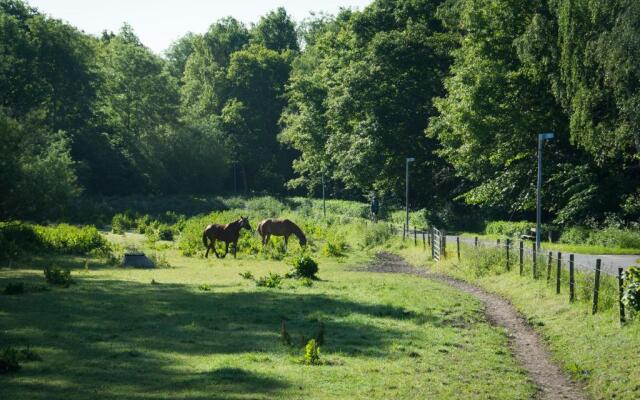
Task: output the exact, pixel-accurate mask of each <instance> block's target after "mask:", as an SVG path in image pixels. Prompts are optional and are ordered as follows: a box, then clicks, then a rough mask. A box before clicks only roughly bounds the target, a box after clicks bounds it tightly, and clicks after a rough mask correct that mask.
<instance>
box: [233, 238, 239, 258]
mask: <svg viewBox="0 0 640 400" xmlns="http://www.w3.org/2000/svg"><path fill="white" fill-rule="evenodd" d="M237 251H238V241H237V240H236V241H235V242H233V258H236V252H237Z"/></svg>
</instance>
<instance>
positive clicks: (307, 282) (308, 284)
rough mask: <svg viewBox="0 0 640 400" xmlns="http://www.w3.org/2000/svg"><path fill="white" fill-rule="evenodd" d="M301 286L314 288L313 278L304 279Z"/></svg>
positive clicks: (301, 280)
mask: <svg viewBox="0 0 640 400" xmlns="http://www.w3.org/2000/svg"><path fill="white" fill-rule="evenodd" d="M300 284H301V285H302V286H304V287H312V286H313V280H312V279H311V278H302V279H300Z"/></svg>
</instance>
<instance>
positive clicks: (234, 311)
mask: <svg viewBox="0 0 640 400" xmlns="http://www.w3.org/2000/svg"><path fill="white" fill-rule="evenodd" d="M8 281H9V279H2V278H1V277H0V287H4V286H5V285H6V283H7V282H8ZM21 281H24V282H25V283H27V284H30V283H32V282H39V281H38V280H37V278H36V277H27V278H21ZM77 281H78V284H77V285H73V286H72V287H70V288H68V289H58V288H54V289H53V290H51V291H48V292H40V293H28V294H25V295H21V296H0V326H2V327H3V329H2V330H1V331H0V342H1V343H3V345H10V346H16V347H20V346H27V345H30V346H31V347H33V348H34V349H36V351H39V352H41V353H42V356H43V358H44V361H42V362H38V363H32V364H28V365H27V366H26V367H25V368H24V369H23V370H22V371H21V372H20V373H18V374H16V375H12V376H5V377H2V379H3V380H4V381H5V382H3V385H0V387H2V388H0V397H2V398H16V396H17V395H18V394H20V395H22V397H24V398H32V399H44V398H47V399H48V398H66V399H73V398H104V397H113V396H116V397H123V398H142V397H145V396H146V395H149V394H150V395H151V397H154V396H156V395H157V396H160V397H162V396H164V395H166V394H167V393H170V394H171V396H169V397H180V398H205V397H206V398H215V396H216V395H219V396H221V398H224V397H225V396H224V395H222V394H221V393H223V392H224V393H229V394H232V393H236V394H244V395H248V396H249V397H252V398H253V397H255V396H257V395H264V394H265V393H268V392H279V391H282V390H286V388H287V387H289V386H290V385H291V384H290V383H289V382H287V381H286V380H281V379H276V378H274V377H273V376H263V375H260V374H257V373H255V372H250V371H247V370H245V369H239V368H235V367H233V368H232V367H231V366H230V364H225V363H224V362H222V361H220V358H217V357H214V356H216V355H223V356H224V355H233V356H234V357H242V359H241V360H244V359H245V358H246V357H253V358H252V359H246V363H254V365H253V366H254V367H256V365H255V363H266V364H267V365H266V366H267V369H271V368H269V364H273V365H272V367H275V366H276V364H274V363H283V362H284V363H292V362H293V358H294V357H296V358H297V357H299V356H300V355H301V354H302V348H301V346H302V343H303V341H304V340H305V339H303V338H306V340H308V339H309V338H311V337H312V336H313V335H314V333H315V332H316V331H317V329H318V326H319V322H320V321H321V322H322V323H323V324H324V330H325V344H324V345H323V353H324V354H331V353H340V354H342V355H344V356H352V355H358V354H365V355H366V356H368V357H384V356H386V355H388V354H387V347H386V346H387V344H388V343H390V342H391V341H393V340H396V339H397V338H398V337H402V336H403V332H401V331H400V330H398V329H395V328H393V327H392V326H393V324H392V323H373V322H372V321H371V319H372V318H378V319H379V318H382V319H391V320H402V319H412V318H417V316H416V315H414V313H411V312H407V311H406V310H404V309H401V308H396V307H392V306H385V305H375V304H362V303H356V302H352V301H347V300H342V299H336V298H332V297H329V296H326V295H321V294H305V295H302V294H295V293H287V292H283V291H278V290H259V291H250V292H216V291H209V292H200V291H198V290H197V289H196V288H195V287H194V286H187V285H179V284H158V285H151V284H141V283H135V282H128V281H118V280H96V279H83V278H78V279H77ZM282 320H287V321H288V322H287V327H288V331H289V333H290V335H291V336H292V338H293V342H294V347H288V346H285V345H283V344H281V342H280V329H281V321H282ZM421 322H422V323H431V324H434V325H438V324H440V323H441V321H439V320H438V319H437V318H434V319H431V318H426V319H424V318H423V320H422V321H421ZM256 354H257V356H255V355H256ZM283 356H284V359H283V358H282V357H283ZM223 358H224V357H223ZM274 358H275V359H274ZM225 360H227V361H225V362H228V360H229V359H228V358H225ZM234 360H235V361H234V363H237V362H239V363H240V364H239V365H238V364H236V366H244V364H242V361H241V360H240V361H238V359H237V358H236V359H234ZM194 363H195V364H194ZM217 363H220V365H218V364H217ZM231 365H233V364H231ZM185 371H194V372H193V373H185ZM34 382H37V384H35V383H34ZM221 388H222V389H221ZM220 390H223V391H222V392H221V391H220ZM276 395H277V393H276V394H274V396H276ZM227 397H228V396H227ZM231 397H233V396H231Z"/></svg>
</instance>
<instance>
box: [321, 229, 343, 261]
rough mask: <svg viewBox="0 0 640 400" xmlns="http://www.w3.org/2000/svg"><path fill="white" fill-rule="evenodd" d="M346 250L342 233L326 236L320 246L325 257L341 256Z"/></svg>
mask: <svg viewBox="0 0 640 400" xmlns="http://www.w3.org/2000/svg"><path fill="white" fill-rule="evenodd" d="M346 250H347V242H346V240H345V238H344V236H342V235H337V234H333V235H330V236H329V237H327V242H326V243H325V244H324V246H323V247H322V254H324V255H325V256H327V257H342V256H343V255H344V252H345V251H346Z"/></svg>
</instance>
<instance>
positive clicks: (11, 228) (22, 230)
mask: <svg viewBox="0 0 640 400" xmlns="http://www.w3.org/2000/svg"><path fill="white" fill-rule="evenodd" d="M41 247H42V246H41V244H40V240H39V238H38V235H37V234H36V232H35V231H34V230H33V227H32V225H29V224H25V223H23V222H20V221H12V222H0V258H2V259H10V258H16V257H19V256H21V255H22V254H23V253H25V252H32V251H38V250H41Z"/></svg>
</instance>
